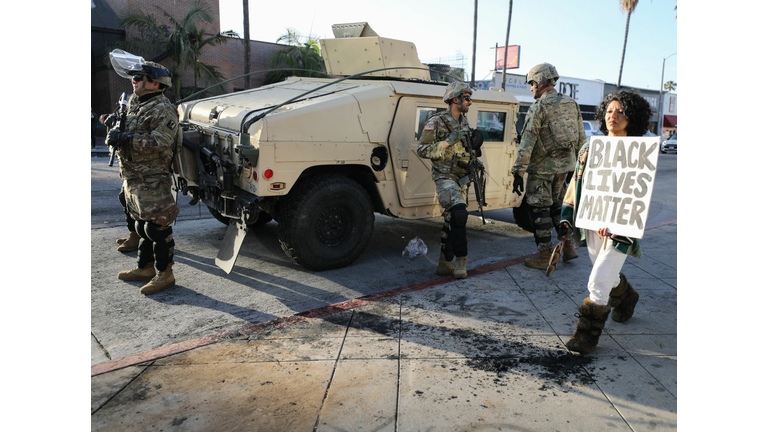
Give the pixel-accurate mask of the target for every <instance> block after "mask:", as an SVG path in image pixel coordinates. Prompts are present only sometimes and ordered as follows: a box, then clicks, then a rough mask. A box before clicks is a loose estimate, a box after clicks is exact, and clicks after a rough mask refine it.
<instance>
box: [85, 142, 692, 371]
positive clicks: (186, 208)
mask: <svg viewBox="0 0 768 432" xmlns="http://www.w3.org/2000/svg"><path fill="white" fill-rule="evenodd" d="M120 184H121V180H120V179H119V176H118V168H117V164H115V166H113V167H109V166H108V158H106V157H93V158H92V161H91V206H92V215H91V253H92V262H91V365H96V364H99V363H103V362H106V361H109V360H114V359H118V358H121V357H125V356H129V355H134V354H137V353H141V352H144V351H148V350H152V349H156V348H159V347H163V346H166V345H170V344H174V343H179V342H182V341H186V340H190V339H194V338H200V337H204V336H210V335H215V334H219V333H222V332H226V331H232V330H236V329H238V328H242V327H243V326H246V325H249V324H256V323H262V322H265V321H269V320H272V319H275V318H280V317H286V316H291V315H294V314H296V313H299V312H304V311H308V310H312V309H317V308H320V307H323V306H327V305H330V304H334V303H339V302H342V301H345V300H349V299H355V298H359V297H362V296H366V295H371V294H375V293H378V292H382V291H386V290H392V289H395V288H398V287H402V286H406V285H410V284H415V283H419V282H424V281H427V280H430V279H434V278H435V277H436V276H435V274H434V269H435V268H436V265H437V259H438V255H439V235H440V229H441V227H442V220H441V219H438V218H432V219H425V220H416V221H407V220H399V219H393V218H389V217H384V216H381V215H376V220H375V228H374V233H373V236H372V238H371V241H370V243H369V245H368V247H367V249H366V250H365V252H364V253H363V254H362V255H361V256H360V258H358V259H357V260H356V261H355V262H354V263H352V265H350V266H348V267H346V268H342V269H336V270H330V271H324V272H312V271H309V270H306V269H305V268H303V267H300V266H298V265H295V264H293V263H292V262H291V261H290V260H289V259H288V257H287V256H286V255H285V254H284V253H283V251H282V249H281V248H280V245H279V242H278V240H277V224H276V222H274V221H272V222H270V223H268V224H267V225H265V226H264V227H261V228H259V229H257V230H255V231H250V232H249V233H248V235H247V237H246V239H245V242H244V244H243V247H242V249H241V252H240V256H239V258H238V260H237V262H236V264H235V267H234V269H233V271H232V272H231V273H230V274H229V275H227V274H226V273H224V272H223V271H222V270H221V269H219V268H218V267H216V265H215V264H214V258H215V257H216V254H217V252H218V247H219V244H220V243H221V241H222V239H223V237H224V233H225V231H226V227H225V226H224V225H223V224H221V223H220V222H218V221H217V220H215V219H214V218H213V217H212V216H211V215H210V213H209V212H208V211H207V209H206V208H205V206H204V205H195V206H190V205H188V203H189V197H186V196H180V198H179V204H180V205H179V208H180V210H181V213H180V215H179V217H178V219H177V223H176V225H175V226H174V228H173V229H174V232H173V236H174V239H175V242H176V247H175V252H174V261H175V265H174V268H173V270H174V273H175V275H176V286H175V287H173V288H171V289H169V290H167V291H165V292H162V293H159V294H156V295H153V296H148V297H147V296H143V295H141V294H140V293H139V288H140V286H141V283H139V282H133V283H130V282H122V281H119V280H118V279H117V273H118V272H119V271H121V270H128V269H130V268H132V267H134V266H135V263H136V252H132V253H128V254H122V253H120V252H117V251H116V244H115V239H116V238H119V237H123V236H125V235H127V229H126V228H125V226H124V215H123V212H122V208H121V206H120V204H119V202H118V199H117V194H118V192H119V189H120ZM485 214H486V218H487V219H488V220H489V223H488V224H486V225H483V224H482V221H481V220H480V218H479V217H478V215H476V214H475V215H472V216H471V217H470V221H469V223H468V238H469V248H470V254H469V256H468V266H467V267H468V269H470V270H471V269H473V268H477V267H480V266H484V265H489V264H494V263H498V262H501V261H505V260H510V259H513V258H518V257H521V256H526V255H530V254H532V253H534V252H535V250H536V249H535V245H534V242H533V237H532V235H531V234H530V233H528V232H526V231H523V230H522V229H520V228H519V227H517V225H516V224H515V223H514V217H513V215H512V210H511V209H501V210H486V212H485ZM676 218H677V155H676V154H666V155H663V154H660V155H659V170H658V173H657V177H656V181H655V186H654V191H653V196H652V202H651V207H650V211H649V219H648V226H649V227H650V226H654V225H657V224H662V223H665V222H669V221H673V220H676ZM416 236H418V237H420V238H421V239H422V240H424V242H425V243H426V245H427V247H428V253H427V255H426V257H424V256H420V257H417V258H415V259H414V260H412V261H408V260H406V259H405V258H403V257H402V255H401V254H402V251H403V249H404V248H405V246H406V245H407V243H408V241H410V240H411V239H412V238H414V237H416ZM583 255H586V253H582V256H583ZM580 259H581V260H583V259H586V260H587V261H586V262H587V263H588V258H580Z"/></svg>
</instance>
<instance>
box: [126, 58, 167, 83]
mask: <svg viewBox="0 0 768 432" xmlns="http://www.w3.org/2000/svg"><path fill="white" fill-rule="evenodd" d="M126 72H127V73H128V74H130V75H145V76H147V77H149V79H151V80H152V81H156V82H159V83H160V84H164V85H165V86H166V87H168V88H171V87H172V86H173V83H172V81H171V72H170V71H169V70H168V69H167V68H166V67H165V66H163V65H161V64H160V63H155V62H151V61H150V62H145V63H136V64H134V65H133V66H131V68H130V69H128V70H127V71H126Z"/></svg>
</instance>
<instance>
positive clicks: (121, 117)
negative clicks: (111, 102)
mask: <svg viewBox="0 0 768 432" xmlns="http://www.w3.org/2000/svg"><path fill="white" fill-rule="evenodd" d="M127 113H128V93H123V94H122V95H120V101H119V102H118V103H117V116H118V120H117V130H119V131H120V132H125V116H126V114H127ZM115 150H117V149H115V146H109V166H112V165H114V163H115Z"/></svg>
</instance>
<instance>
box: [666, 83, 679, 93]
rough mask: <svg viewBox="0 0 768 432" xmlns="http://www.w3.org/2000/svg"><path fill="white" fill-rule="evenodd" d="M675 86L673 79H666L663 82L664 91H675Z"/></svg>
mask: <svg viewBox="0 0 768 432" xmlns="http://www.w3.org/2000/svg"><path fill="white" fill-rule="evenodd" d="M676 88H677V83H676V82H674V81H667V82H665V83H664V90H666V91H675V89H676Z"/></svg>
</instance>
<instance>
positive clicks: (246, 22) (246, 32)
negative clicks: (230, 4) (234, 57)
mask: <svg viewBox="0 0 768 432" xmlns="http://www.w3.org/2000/svg"><path fill="white" fill-rule="evenodd" d="M250 27H251V20H250V16H249V13H248V0H243V42H244V43H245V72H244V73H246V74H248V73H250V72H251V29H250ZM249 88H251V76H250V75H246V76H245V89H246V90H248V89H249Z"/></svg>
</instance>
